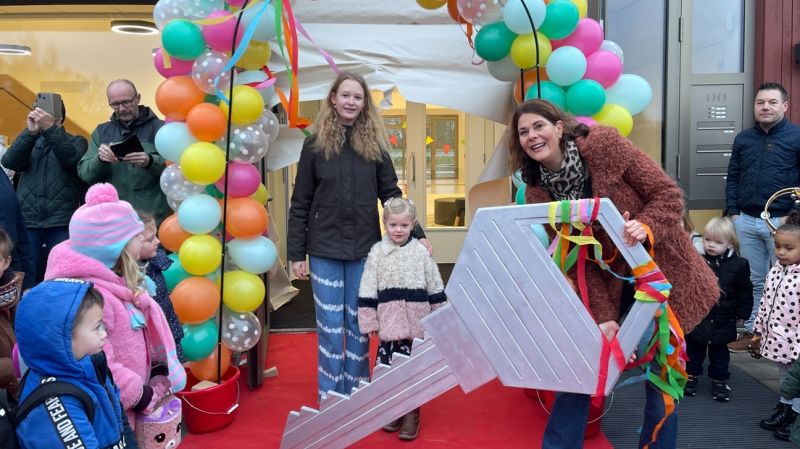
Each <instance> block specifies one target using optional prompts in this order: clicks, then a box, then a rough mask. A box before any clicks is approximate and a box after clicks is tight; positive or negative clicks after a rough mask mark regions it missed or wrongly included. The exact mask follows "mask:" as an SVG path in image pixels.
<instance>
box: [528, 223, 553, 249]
mask: <svg viewBox="0 0 800 449" xmlns="http://www.w3.org/2000/svg"><path fill="white" fill-rule="evenodd" d="M531 229H532V230H533V234H534V235H536V238H537V239H538V240H539V243H541V244H542V246H544V248H545V249H548V248H549V247H550V236H549V235H547V231H545V230H544V226H542V225H541V224H539V223H532V224H531Z"/></svg>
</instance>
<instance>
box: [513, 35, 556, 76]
mask: <svg viewBox="0 0 800 449" xmlns="http://www.w3.org/2000/svg"><path fill="white" fill-rule="evenodd" d="M536 36H537V37H538V39H539V65H540V66H544V65H545V64H546V63H547V58H549V57H550V53H552V52H553V46H552V45H551V44H550V39H548V38H547V36H545V35H544V34H542V33H540V32H538V31H537V32H536ZM511 60H512V61H514V64H516V65H517V67H519V68H521V69H530V68H531V67H534V66H535V65H536V42H535V41H534V39H533V34H523V35H520V36H517V38H516V39H514V43H513V44H511Z"/></svg>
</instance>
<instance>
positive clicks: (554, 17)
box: [539, 0, 581, 39]
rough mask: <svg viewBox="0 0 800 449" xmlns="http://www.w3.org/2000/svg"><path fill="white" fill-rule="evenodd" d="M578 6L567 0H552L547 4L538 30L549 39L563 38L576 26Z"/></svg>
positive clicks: (578, 15) (578, 17)
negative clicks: (545, 12)
mask: <svg viewBox="0 0 800 449" xmlns="http://www.w3.org/2000/svg"><path fill="white" fill-rule="evenodd" d="M580 18H581V17H580V13H579V12H578V7H577V6H575V4H574V3H572V2H571V1H569V0H553V1H551V2H550V3H549V4H548V5H547V14H546V15H545V16H544V22H543V23H542V26H541V27H539V31H541V32H542V33H544V34H545V35H546V36H547V37H549V38H550V39H564V38H565V37H567V36H569V35H570V34H572V32H573V31H575V28H577V27H578V20H580Z"/></svg>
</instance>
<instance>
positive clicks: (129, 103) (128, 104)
mask: <svg viewBox="0 0 800 449" xmlns="http://www.w3.org/2000/svg"><path fill="white" fill-rule="evenodd" d="M136 100H138V97H133V98H131V99H130V100H122V101H112V102H110V103H108V105H109V106H111V109H119V107H120V106H122V107H123V108H129V107H131V106H133V104H134V103H136Z"/></svg>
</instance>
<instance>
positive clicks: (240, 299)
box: [222, 271, 266, 313]
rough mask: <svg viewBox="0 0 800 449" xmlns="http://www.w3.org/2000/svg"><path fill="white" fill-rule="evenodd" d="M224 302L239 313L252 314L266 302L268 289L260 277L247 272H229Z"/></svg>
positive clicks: (226, 277) (226, 275)
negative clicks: (265, 297)
mask: <svg viewBox="0 0 800 449" xmlns="http://www.w3.org/2000/svg"><path fill="white" fill-rule="evenodd" d="M222 289H223V291H222V301H223V302H224V303H225V305H226V306H228V307H229V308H230V309H233V310H235V311H237V312H242V313H244V312H252V311H253V310H256V307H258V306H260V305H261V303H262V302H264V296H265V295H266V289H265V288H264V282H263V281H262V280H261V278H260V277H258V276H256V275H255V274H252V273H248V272H246V271H228V272H227V273H225V282H224V286H223V287H222Z"/></svg>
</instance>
